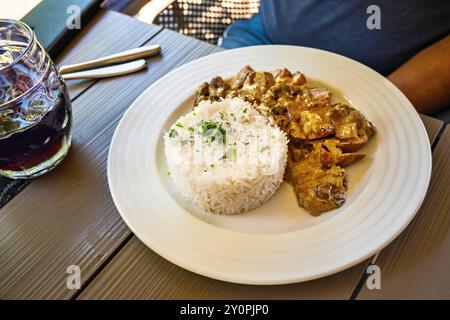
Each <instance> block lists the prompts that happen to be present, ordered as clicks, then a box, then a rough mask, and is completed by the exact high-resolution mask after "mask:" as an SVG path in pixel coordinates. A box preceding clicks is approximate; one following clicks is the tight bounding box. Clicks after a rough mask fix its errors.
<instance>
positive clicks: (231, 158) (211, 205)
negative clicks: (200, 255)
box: [164, 98, 288, 214]
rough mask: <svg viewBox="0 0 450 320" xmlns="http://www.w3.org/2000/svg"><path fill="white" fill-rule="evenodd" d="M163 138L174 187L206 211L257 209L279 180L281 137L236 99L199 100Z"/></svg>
mask: <svg viewBox="0 0 450 320" xmlns="http://www.w3.org/2000/svg"><path fill="white" fill-rule="evenodd" d="M164 142H165V152H166V157H167V162H168V166H169V173H170V175H171V177H172V178H173V181H174V183H175V186H176V188H177V189H178V191H179V192H180V193H181V194H182V195H183V197H185V198H186V199H187V200H189V201H191V202H193V203H195V204H196V205H197V206H199V207H200V208H202V209H204V210H206V211H209V212H213V213H218V214H236V213H241V212H245V211H248V210H251V209H254V208H257V207H259V206H261V205H262V204H263V203H264V202H265V201H267V200H268V199H269V198H270V197H272V196H273V195H274V193H275V192H276V191H277V189H278V188H279V186H280V184H281V183H282V181H283V176H284V171H285V169H286V162H287V152H288V150H287V143H288V139H287V137H286V135H285V134H284V132H282V131H281V130H280V129H279V128H278V127H277V126H276V125H275V124H274V123H273V121H272V119H271V118H269V117H267V116H265V115H262V114H260V113H259V112H258V111H256V110H255V109H254V108H253V107H252V106H251V105H250V104H249V103H247V102H244V101H243V100H241V99H239V98H233V99H225V100H222V101H218V102H209V101H204V102H201V103H200V104H199V105H198V106H197V107H196V108H195V109H194V110H193V111H192V112H190V113H189V114H187V115H185V116H182V117H181V118H180V119H178V121H177V122H176V123H175V124H173V125H172V126H171V128H170V129H169V131H168V132H167V133H165V135H164Z"/></svg>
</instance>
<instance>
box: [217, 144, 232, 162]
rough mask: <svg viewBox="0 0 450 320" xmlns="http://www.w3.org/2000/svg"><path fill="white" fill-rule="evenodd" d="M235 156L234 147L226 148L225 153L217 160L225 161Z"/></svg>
mask: <svg viewBox="0 0 450 320" xmlns="http://www.w3.org/2000/svg"><path fill="white" fill-rule="evenodd" d="M235 155H236V149H235V148H234V147H231V148H228V150H227V152H225V153H224V154H223V156H222V157H220V158H219V160H227V159H231V158H233V157H234V156H235Z"/></svg>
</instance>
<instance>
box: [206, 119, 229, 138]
mask: <svg viewBox="0 0 450 320" xmlns="http://www.w3.org/2000/svg"><path fill="white" fill-rule="evenodd" d="M200 126H201V135H202V136H203V137H204V138H210V139H211V142H212V141H214V140H217V141H218V142H219V143H225V141H226V131H225V129H224V128H223V127H222V124H221V123H219V122H215V121H205V120H202V121H201V123H200Z"/></svg>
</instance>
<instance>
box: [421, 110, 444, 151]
mask: <svg viewBox="0 0 450 320" xmlns="http://www.w3.org/2000/svg"><path fill="white" fill-rule="evenodd" d="M420 118H421V119H422V121H423V124H424V125H425V129H427V133H428V138H429V139H430V144H431V145H433V143H434V141H435V140H436V137H437V135H438V134H439V132H440V131H441V129H442V127H443V126H444V122H443V121H442V120H439V119H435V118H432V117H430V116H427V115H424V114H420Z"/></svg>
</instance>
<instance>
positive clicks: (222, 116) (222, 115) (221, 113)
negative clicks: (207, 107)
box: [219, 112, 225, 120]
mask: <svg viewBox="0 0 450 320" xmlns="http://www.w3.org/2000/svg"><path fill="white" fill-rule="evenodd" d="M219 114H220V119H222V120H223V119H225V115H224V114H223V112H219Z"/></svg>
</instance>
